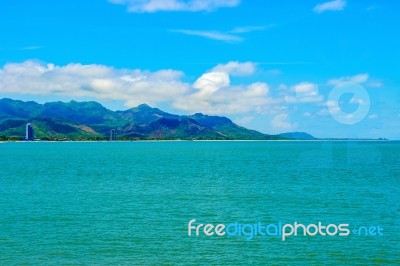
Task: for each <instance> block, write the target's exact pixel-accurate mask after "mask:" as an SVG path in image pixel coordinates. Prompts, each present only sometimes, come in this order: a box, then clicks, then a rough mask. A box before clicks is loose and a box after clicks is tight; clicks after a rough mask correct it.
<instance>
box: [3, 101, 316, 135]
mask: <svg viewBox="0 0 400 266" xmlns="http://www.w3.org/2000/svg"><path fill="white" fill-rule="evenodd" d="M26 123H31V124H32V126H33V128H34V130H35V137H36V138H39V139H44V140H65V139H69V140H107V139H109V136H110V131H111V130H112V129H115V130H116V133H117V136H118V139H120V140H134V139H190V140H200V139H212V140H232V139H235V140H236V139H249V140H268V139H293V138H295V137H296V136H297V135H296V134H297V133H286V134H293V135H290V136H289V135H285V134H282V135H267V134H263V133H260V132H257V131H255V130H249V129H246V128H244V127H241V126H238V125H236V124H235V123H233V122H232V121H231V120H230V119H228V118H226V117H220V116H208V115H204V114H201V113H196V114H194V115H189V116H184V115H174V114H169V113H166V112H164V111H162V110H160V109H157V108H152V107H150V106H148V105H146V104H142V105H139V106H137V107H134V108H131V109H128V110H125V111H115V112H114V111H111V110H109V109H107V108H105V107H104V106H102V105H101V104H99V103H97V102H93V101H92V102H76V101H70V102H68V103H64V102H50V103H45V104H38V103H36V102H23V101H18V100H12V99H0V138H1V139H22V138H23V137H24V135H25V126H26ZM303 134H306V133H303ZM307 135H308V134H307ZM308 136H310V135H308ZM300 137H301V136H300ZM310 137H312V136H310ZM312 138H313V137H312Z"/></svg>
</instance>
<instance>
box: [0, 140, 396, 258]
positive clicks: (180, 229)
mask: <svg viewBox="0 0 400 266" xmlns="http://www.w3.org/2000/svg"><path fill="white" fill-rule="evenodd" d="M192 219H196V222H195V223H194V225H195V226H196V225H198V224H200V223H203V224H208V223H212V224H214V225H216V224H225V225H228V224H232V223H237V224H256V223H259V222H261V223H263V224H279V223H281V224H294V222H298V223H301V224H305V225H309V224H318V222H321V223H322V224H325V225H327V224H336V225H337V224H349V227H348V228H349V230H351V233H350V234H349V235H348V236H339V235H335V236H329V235H326V236H322V235H319V234H317V235H316V236H304V235H303V234H301V233H299V234H298V236H293V235H292V236H288V237H287V239H286V240H285V241H282V238H281V236H280V235H277V236H276V235H265V236H263V235H257V236H253V237H252V238H251V240H246V239H247V237H246V236H245V235H241V236H239V235H236V236H232V235H224V236H217V235H213V236H206V235H205V234H204V233H202V231H200V235H199V236H196V235H195V231H194V230H192V235H191V236H188V223H189V221H190V220H192ZM399 225H400V142H391V141H382V142H374V141H364V142H357V141H349V142H346V141H336V142H328V141H326V142H325V141H321V142H319V141H309V142H302V141H260V142H258V141H249V142H229V141H227V142H200V141H188V142H184V141H182V142H180V141H171V142H91V143H90V142H88V143H84V142H25V143H23V142H21V143H0V264H1V265H20V264H27V265H115V264H118V265H160V264H161V265H163V264H167V265H203V264H204V265H323V264H325V265H396V264H397V265H399V264H400V232H399V230H400V226H399ZM364 228H367V229H368V230H370V231H368V234H367V235H366V233H365V232H367V230H364ZM370 228H375V229H370ZM379 228H380V231H379V232H380V233H381V234H378V233H377V232H378V229H379ZM247 229H248V230H247V231H246V232H247V234H248V232H250V231H249V230H250V229H249V228H247ZM357 229H359V231H361V233H357V231H355V230H357ZM362 230H364V231H362ZM374 233H375V235H374Z"/></svg>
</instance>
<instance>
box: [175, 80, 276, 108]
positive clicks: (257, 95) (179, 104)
mask: <svg viewBox="0 0 400 266" xmlns="http://www.w3.org/2000/svg"><path fill="white" fill-rule="evenodd" d="M193 88H194V89H195V90H196V91H191V92H190V93H188V94H186V95H182V96H181V97H179V98H177V99H176V100H175V101H174V102H173V106H174V107H175V108H177V109H180V110H185V111H190V112H204V113H207V114H238V113H245V112H248V111H251V110H258V109H260V108H262V107H263V106H264V105H266V104H267V103H268V102H269V99H268V98H267V96H268V92H269V87H268V85H267V84H265V83H261V82H257V83H253V84H250V85H247V86H231V84H230V79H229V75H228V74H227V73H224V72H209V73H206V74H203V75H202V76H201V77H200V78H199V79H198V80H196V82H195V83H194V84H193Z"/></svg>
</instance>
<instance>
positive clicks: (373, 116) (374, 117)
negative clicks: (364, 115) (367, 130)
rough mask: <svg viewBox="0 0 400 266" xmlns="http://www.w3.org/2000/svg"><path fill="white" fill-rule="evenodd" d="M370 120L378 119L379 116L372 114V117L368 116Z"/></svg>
mask: <svg viewBox="0 0 400 266" xmlns="http://www.w3.org/2000/svg"><path fill="white" fill-rule="evenodd" d="M368 118H369V119H376V118H378V115H377V114H372V115H370V116H368Z"/></svg>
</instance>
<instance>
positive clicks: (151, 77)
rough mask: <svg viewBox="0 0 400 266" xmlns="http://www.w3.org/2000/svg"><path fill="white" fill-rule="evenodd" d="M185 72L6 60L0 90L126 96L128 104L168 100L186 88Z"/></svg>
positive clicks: (72, 95) (100, 96)
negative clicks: (183, 79)
mask: <svg viewBox="0 0 400 266" xmlns="http://www.w3.org/2000/svg"><path fill="white" fill-rule="evenodd" d="M182 76H183V73H182V72H180V71H175V70H160V71H156V72H149V71H142V70H127V69H114V68H112V67H108V66H103V65H82V64H68V65H65V66H55V65H53V64H43V63H39V62H35V61H26V62H23V63H11V64H6V65H5V66H4V67H3V68H2V69H1V70H0V92H2V93H17V94H35V95H49V94H51V95H60V96H70V97H90V98H95V99H108V100H122V101H125V103H126V105H127V106H133V105H137V104H140V103H149V104H152V103H157V102H162V101H168V100H171V99H173V97H176V96H178V95H181V94H183V93H185V92H186V90H187V88H188V85H187V84H185V83H183V82H181V81H180V79H181V77H182Z"/></svg>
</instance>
